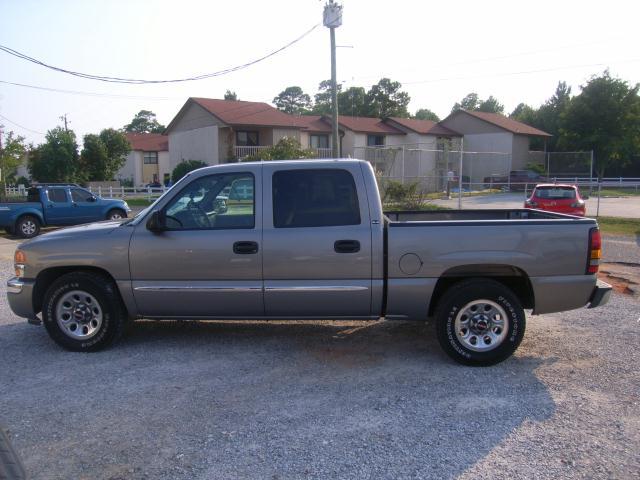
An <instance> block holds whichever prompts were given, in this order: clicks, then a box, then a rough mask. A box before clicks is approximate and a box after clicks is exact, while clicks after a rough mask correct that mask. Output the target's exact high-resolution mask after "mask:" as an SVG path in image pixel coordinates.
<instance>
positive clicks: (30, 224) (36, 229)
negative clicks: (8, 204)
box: [15, 215, 40, 238]
mask: <svg viewBox="0 0 640 480" xmlns="http://www.w3.org/2000/svg"><path fill="white" fill-rule="evenodd" d="M15 233H16V235H17V236H18V237H20V238H33V237H35V236H37V235H38V234H39V233H40V220H38V219H37V218H36V217H34V216H33V215H23V216H22V217H20V218H19V219H18V221H17V222H16V227H15Z"/></svg>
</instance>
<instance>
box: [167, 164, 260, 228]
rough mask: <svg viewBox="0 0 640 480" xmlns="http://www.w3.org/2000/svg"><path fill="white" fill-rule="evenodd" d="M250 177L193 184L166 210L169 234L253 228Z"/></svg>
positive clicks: (205, 179)
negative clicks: (175, 231)
mask: <svg viewBox="0 0 640 480" xmlns="http://www.w3.org/2000/svg"><path fill="white" fill-rule="evenodd" d="M254 191H255V189H254V179H253V175H251V174H250V173H230V174H219V175H209V176H206V177H200V178H198V179H195V180H193V181H191V183H189V184H188V185H187V186H186V187H184V188H183V189H182V190H181V191H180V193H179V194H178V195H177V196H176V197H175V198H174V199H173V200H171V202H170V203H169V205H168V206H167V207H166V208H165V216H166V225H167V228H168V229H170V230H202V229H216V230H217V229H235V228H254V226H255V199H254Z"/></svg>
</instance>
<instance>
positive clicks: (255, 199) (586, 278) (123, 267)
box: [7, 160, 611, 365]
mask: <svg viewBox="0 0 640 480" xmlns="http://www.w3.org/2000/svg"><path fill="white" fill-rule="evenodd" d="M600 248H601V246H600V233H599V231H598V228H597V224H596V222H595V221H594V220H592V219H588V218H578V217H571V216H568V215H561V214H553V213H548V212H543V211H538V210H529V209H517V210H515V209H514V210H486V211H482V210H474V211H465V210H462V211H453V210H451V211H419V212H395V213H389V214H387V215H385V214H384V213H383V211H382V205H381V202H380V195H379V193H378V187H377V184H376V179H375V175H374V172H373V170H372V168H371V166H370V165H369V164H368V163H366V162H363V161H358V160H332V161H328V160H318V161H312V160H301V161H283V162H266V163H235V164H227V165H220V166H214V167H206V168H203V169H200V170H196V171H194V172H192V173H190V174H189V175H187V176H186V177H184V178H183V179H182V180H180V181H179V182H178V183H176V184H175V185H174V186H173V187H172V188H171V189H170V190H169V191H167V192H166V193H165V194H164V195H163V196H162V197H161V198H159V199H158V200H157V201H156V202H155V203H154V204H153V205H151V206H150V207H148V208H147V209H146V210H144V211H142V212H141V213H140V214H138V215H137V216H135V217H134V218H132V219H129V220H126V221H124V222H122V221H117V222H115V221H106V222H100V223H95V224H91V225H83V226H79V227H72V228H65V229H61V230H58V231H55V232H52V233H47V234H45V235H42V236H40V237H37V238H34V239H32V240H30V241H27V242H25V243H23V244H21V245H20V246H19V247H18V249H17V250H16V253H15V271H16V277H14V278H12V279H11V280H9V281H8V286H7V290H8V297H9V303H10V305H11V308H12V309H13V311H14V312H15V313H16V314H17V315H19V316H22V317H25V318H27V319H29V321H30V322H32V323H35V324H40V323H44V326H45V327H46V330H47V332H48V333H49V335H50V336H51V337H52V338H53V340H55V341H56V342H57V343H58V344H60V345H61V346H63V347H65V348H67V349H70V350H77V351H93V350H98V349H101V348H103V347H105V346H107V345H109V344H110V343H112V342H113V341H114V340H115V339H117V338H118V337H119V336H120V334H121V333H122V331H123V329H124V327H125V325H126V323H127V322H128V321H132V320H134V319H136V318H143V317H144V318H149V319H184V320H189V319H291V320H301V319H302V320H304V319H361V320H377V319H379V318H381V317H384V318H386V319H388V320H414V321H425V320H427V318H429V317H433V318H434V321H435V324H436V332H437V337H438V340H439V342H440V344H441V345H442V347H443V349H444V350H445V352H446V353H447V354H449V355H450V356H451V357H452V358H453V359H455V360H456V361H458V362H461V363H465V364H471V365H490V364H494V363H497V362H500V361H502V360H504V359H505V358H507V357H508V356H510V355H511V354H512V353H513V352H514V351H515V350H516V348H517V347H518V345H519V343H520V341H521V340H522V338H523V335H524V330H525V321H526V316H525V313H524V309H531V310H533V314H541V313H549V312H560V311H563V310H570V309H575V308H580V307H583V306H586V305H589V306H590V307H597V306H598V305H602V304H604V303H606V302H607V301H608V299H609V296H610V294H611V287H610V286H609V285H607V284H605V283H602V282H600V281H598V280H597V279H596V273H597V270H598V262H599V258H600ZM40 312H42V315H41V316H42V319H41V320H40V318H38V314H39V313H40Z"/></svg>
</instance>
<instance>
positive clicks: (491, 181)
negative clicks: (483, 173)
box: [484, 170, 549, 191]
mask: <svg viewBox="0 0 640 480" xmlns="http://www.w3.org/2000/svg"><path fill="white" fill-rule="evenodd" d="M548 181H549V179H548V178H547V177H543V176H542V175H540V174H539V173H537V172H534V171H533V170H512V171H511V172H509V175H491V176H489V177H485V178H484V186H485V188H505V189H509V190H522V191H524V190H525V188H527V189H528V188H531V187H533V186H534V185H536V184H537V183H542V182H548Z"/></svg>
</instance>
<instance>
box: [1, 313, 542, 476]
mask: <svg viewBox="0 0 640 480" xmlns="http://www.w3.org/2000/svg"><path fill="white" fill-rule="evenodd" d="M432 330H433V329H432V326H429V325H428V326H426V327H425V326H424V325H419V324H411V323H402V322H393V323H392V322H372V323H370V324H366V323H361V322H355V323H351V322H349V323H347V322H345V323H334V322H312V323H303V322H289V323H273V322H271V323H267V322H251V323H238V322H235V323H234V322H230V323H226V322H148V321H143V322H137V323H136V324H135V325H134V326H133V327H132V329H131V331H130V332H129V334H128V335H127V336H126V338H124V339H123V340H122V341H121V342H120V343H119V344H118V345H117V346H114V347H113V348H111V349H109V350H106V351H103V352H98V353H94V354H78V353H69V352H65V351H63V350H61V349H59V348H58V347H57V346H56V345H54V344H53V343H52V342H51V341H50V340H49V339H48V337H47V336H46V334H45V332H44V331H42V330H39V329H37V328H33V327H31V326H27V325H22V324H13V325H5V326H1V327H0V347H3V348H0V364H1V365H5V366H4V367H2V369H3V372H2V376H3V378H6V383H5V385H7V386H8V387H9V388H8V389H7V390H4V392H3V391H2V390H0V404H3V405H4V407H5V408H4V411H3V416H4V418H0V421H3V422H4V423H5V424H7V425H9V426H10V427H11V429H12V431H13V432H16V433H19V436H18V438H17V444H16V447H17V448H18V449H19V451H20V452H21V454H22V456H23V459H24V461H25V464H26V466H27V470H28V471H29V472H31V473H32V474H33V473H35V472H38V471H40V472H51V473H55V475H54V476H56V475H57V476H60V477H72V476H74V475H73V472H75V471H76V470H75V469H77V468H79V463H78V462H81V459H79V458H75V457H73V456H69V455H65V452H67V451H72V450H73V449H74V448H76V447H78V448H80V446H82V447H83V448H93V449H95V450H96V451H100V452H101V455H100V456H99V457H95V458H94V459H92V462H91V464H82V472H83V474H85V475H88V476H90V477H91V476H94V477H96V478H97V477H100V478H108V475H107V476H106V477H105V472H110V474H111V475H116V477H117V475H124V477H126V478H138V477H137V476H136V475H135V474H131V473H130V472H132V471H133V472H134V473H135V472H138V471H142V469H144V471H145V472H147V473H148V475H149V476H150V478H153V477H154V476H158V475H161V474H162V472H167V471H169V469H171V468H174V466H175V464H176V462H177V460H176V458H177V457H176V456H177V455H179V458H180V460H179V461H180V462H186V463H188V464H189V465H191V467H190V468H192V470H191V474H192V478H213V477H215V478H232V477H234V478H237V477H242V478H244V477H247V478H256V477H266V476H269V477H271V476H277V477H279V478H300V477H309V478H317V477H325V478H326V477H338V478H340V477H358V478H380V477H384V478H388V477H391V478H401V477H410V476H416V477H421V478H425V477H426V478H453V477H456V476H458V475H460V474H461V473H463V472H465V471H469V472H471V474H472V476H473V475H474V474H473V472H474V468H475V467H474V466H475V465H476V464H477V463H478V462H480V461H481V460H483V459H484V458H485V457H486V456H487V455H488V454H489V453H490V452H491V451H492V450H494V449H495V448H497V447H498V446H499V444H500V443H501V442H502V441H503V440H505V438H506V437H507V436H508V435H509V434H511V433H512V432H513V431H514V429H517V428H518V427H520V426H521V425H522V424H523V423H525V422H541V421H543V420H545V419H548V418H550V417H551V416H552V415H553V413H554V411H555V404H554V401H553V399H552V397H551V395H550V393H549V391H548V389H547V387H546V386H545V385H544V384H543V383H542V382H541V381H540V380H539V379H538V378H537V376H536V373H535V371H536V369H537V368H538V367H539V366H540V365H541V364H542V363H543V360H542V359H541V358H536V357H528V356H522V355H516V356H515V357H513V358H511V359H509V360H507V361H505V362H503V363H502V364H499V365H496V366H494V367H488V368H470V367H464V366H460V365H457V364H455V363H453V362H452V361H451V360H449V359H448V357H446V356H445V355H444V354H443V353H442V352H441V350H440V347H439V345H438V344H437V341H436V340H435V335H434V333H435V332H433V331H432ZM7 362H8V363H7ZM18 362H19V368H16V369H14V368H11V366H12V365H15V366H16V367H18V365H17V363H18ZM80 367H81V371H82V372H87V374H86V375H78V373H79V370H78V368H80ZM61 405H64V408H61V407H60V406H61ZM69 411H70V412H73V414H72V415H69V414H66V413H65V412H69ZM18 419H21V420H20V421H18ZM42 445H47V446H48V450H47V449H42V448H40V447H41V446H42ZM498 448H499V447H498ZM52 449H53V450H52ZM56 450H59V453H60V454H61V455H57V454H56ZM126 452H131V453H126ZM133 452H135V453H133ZM120 468H122V469H125V470H122V471H121V470H119V469H120ZM126 472H129V473H126ZM214 472H215V474H214ZM476 473H478V474H480V472H479V471H478V472H476ZM32 476H33V478H38V476H37V475H32ZM116 477H114V478H116Z"/></svg>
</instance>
